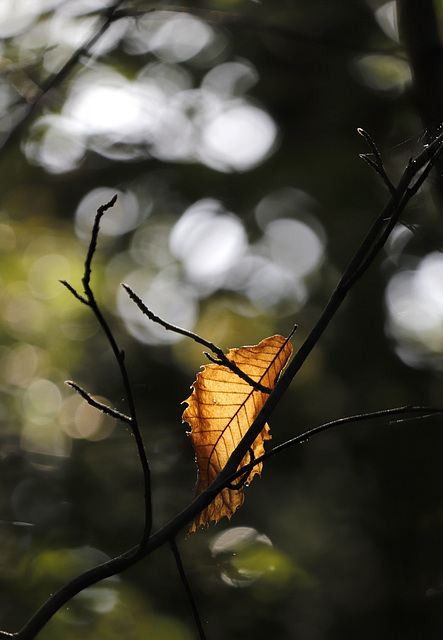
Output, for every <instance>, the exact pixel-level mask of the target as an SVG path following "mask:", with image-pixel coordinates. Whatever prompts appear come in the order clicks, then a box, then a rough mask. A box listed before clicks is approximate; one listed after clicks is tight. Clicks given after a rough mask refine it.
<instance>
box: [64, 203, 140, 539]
mask: <svg viewBox="0 0 443 640" xmlns="http://www.w3.org/2000/svg"><path fill="white" fill-rule="evenodd" d="M116 201H117V196H116V195H115V196H113V197H112V198H111V200H109V202H107V203H106V204H104V205H102V206H101V207H99V208H98V209H97V213H96V215H95V218H94V224H93V227H92V233H91V240H90V243H89V247H88V252H87V255H86V259H85V267H84V273H83V278H82V284H83V296H82V295H80V294H79V293H78V292H77V291H76V290H75V289H74V287H72V286H71V285H70V284H69V283H67V282H65V281H63V282H62V284H63V285H64V286H65V287H66V288H67V289H68V290H69V291H70V292H71V293H72V295H73V296H74V297H75V298H77V300H80V302H82V303H83V304H86V305H88V306H89V307H90V309H91V311H92V312H93V313H94V315H95V317H96V319H97V321H98V323H99V325H100V327H101V329H102V331H103V333H104V334H105V336H106V338H107V339H108V342H109V344H110V346H111V349H112V352H113V354H114V357H115V359H116V361H117V364H118V367H119V370H120V376H121V379H122V382H123V386H124V389H125V394H126V399H127V402H128V406H129V416H126V415H124V414H120V413H119V412H114V410H112V409H109V407H106V408H105V405H102V404H101V403H96V404H95V405H94V403H95V401H94V400H93V399H92V397H91V396H90V394H88V393H87V392H86V391H84V390H83V389H81V388H80V387H79V386H78V385H76V384H75V383H70V385H71V386H72V387H73V388H75V389H76V391H78V393H80V394H81V395H82V397H83V398H85V400H86V401H87V402H89V404H91V405H92V406H96V408H97V409H99V411H104V412H105V413H108V414H109V415H113V416H114V417H116V418H118V419H119V420H122V421H123V422H125V423H127V424H130V426H131V430H132V433H133V434H134V438H135V442H136V446H137V452H138V455H139V458H140V464H141V466H142V471H143V480H144V497H145V526H144V529H143V534H142V538H141V541H140V547H141V548H143V547H144V546H145V545H146V543H147V541H148V539H149V535H150V532H151V527H152V500H151V479H150V478H151V474H150V468H149V463H148V459H147V456H146V451H145V446H144V443H143V438H142V435H141V432H140V427H139V425H138V420H137V413H136V410H135V403H134V398H133V394H132V387H131V383H130V381H129V375H128V372H127V369H126V365H125V354H124V351H122V350H121V349H120V348H119V346H118V344H117V342H116V340H115V337H114V334H113V333H112V330H111V328H110V327H109V325H108V323H107V321H106V319H105V317H104V316H103V314H102V312H101V310H100V307H99V306H98V304H97V301H96V299H95V296H94V293H93V291H92V289H91V273H92V260H93V257H94V254H95V251H96V249H97V241H98V235H99V231H100V221H101V219H102V217H103V215H104V214H105V213H106V211H108V209H110V208H111V207H113V206H114V204H115V203H116Z"/></svg>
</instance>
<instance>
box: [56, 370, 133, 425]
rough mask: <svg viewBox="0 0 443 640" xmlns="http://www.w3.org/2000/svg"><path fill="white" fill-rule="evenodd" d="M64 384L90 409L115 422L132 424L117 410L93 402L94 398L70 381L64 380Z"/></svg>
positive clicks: (96, 401)
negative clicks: (89, 406)
mask: <svg viewBox="0 0 443 640" xmlns="http://www.w3.org/2000/svg"><path fill="white" fill-rule="evenodd" d="M65 384H67V385H68V387H71V388H72V389H74V390H75V391H77V393H78V394H79V395H81V397H82V398H83V399H84V400H86V402H87V403H88V404H90V405H91V407H94V409H98V410H99V411H101V412H102V413H106V415H108V416H111V418H115V419H116V420H120V421H121V422H126V423H127V424H132V420H131V418H130V417H129V416H127V415H125V414H124V413H120V411H117V409H111V407H108V406H107V405H106V404H103V403H102V402H98V400H94V398H93V397H92V396H91V395H90V394H89V393H88V392H87V391H85V390H84V389H82V388H81V387H80V386H79V385H78V384H76V383H75V382H72V380H66V381H65Z"/></svg>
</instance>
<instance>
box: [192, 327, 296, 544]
mask: <svg viewBox="0 0 443 640" xmlns="http://www.w3.org/2000/svg"><path fill="white" fill-rule="evenodd" d="M291 353H292V347H291V344H290V343H289V341H288V339H286V338H283V337H282V336H279V335H275V336H271V337H270V338H266V339H265V340H262V342H260V344H257V345H255V346H252V347H241V348H240V349H230V350H229V352H228V353H227V354H226V357H227V358H228V360H231V361H232V362H235V364H237V365H238V366H239V367H240V369H241V370H242V371H243V372H244V373H246V374H247V375H248V376H249V377H250V378H251V379H252V380H253V381H254V382H260V383H261V384H262V385H263V386H265V387H269V389H272V388H273V387H274V385H275V383H276V381H277V378H278V375H279V373H280V371H281V370H282V369H283V367H284V366H285V364H286V363H287V361H288V359H289V357H290V355H291ZM267 397H268V394H266V393H263V392H262V391H256V390H254V389H253V387H252V386H251V385H250V384H248V383H247V382H246V381H245V380H243V379H242V378H240V377H239V376H238V375H237V374H236V373H234V372H233V371H231V370H230V369H228V368H227V367H225V366H223V365H220V364H210V365H207V366H206V367H204V369H203V371H201V372H200V373H198V374H197V380H196V381H195V382H194V384H193V392H192V394H191V395H190V396H189V398H187V400H185V402H187V403H188V407H187V408H186V409H185V411H184V412H183V422H188V423H189V424H190V426H191V431H190V433H189V435H190V436H191V438H192V442H193V445H194V449H195V453H196V462H197V467H198V483H197V489H196V495H199V494H200V493H201V492H202V491H204V490H205V489H206V488H207V487H208V486H209V485H210V484H211V482H212V481H213V480H215V478H216V477H217V476H218V474H219V473H220V471H221V470H222V469H223V467H224V466H225V465H226V463H227V461H228V460H229V457H230V455H231V454H232V452H233V451H234V449H235V448H236V447H237V445H238V444H239V442H240V441H241V439H242V438H243V436H244V435H245V434H246V432H247V431H248V429H249V427H250V426H251V424H252V423H253V422H254V420H255V418H256V416H257V414H258V413H259V411H260V409H261V408H262V406H263V405H264V403H265V401H266V399H267ZM270 438H271V435H270V434H269V426H268V425H267V424H266V425H265V426H264V427H263V430H262V432H261V433H260V435H259V436H258V437H257V438H256V440H255V442H254V444H253V445H252V451H253V458H258V457H259V456H261V455H262V454H263V453H264V446H263V443H264V440H269V439H270ZM250 461H251V460H250V454H249V453H248V454H247V455H246V456H245V457H244V458H243V460H242V462H241V464H240V465H239V468H240V467H242V466H243V465H244V464H247V463H248V462H250ZM261 469H262V465H261V464H258V465H257V466H256V467H254V469H253V470H252V471H251V473H250V474H249V477H248V478H247V482H250V481H251V480H252V478H253V476H254V475H255V474H257V473H258V474H260V472H261ZM243 500H244V497H243V491H242V489H241V488H239V489H230V488H228V487H226V488H225V489H223V491H222V492H221V493H219V494H218V495H217V496H216V497H215V498H214V500H213V501H212V502H211V504H210V505H209V506H208V507H206V509H204V510H203V511H202V512H201V513H200V514H199V515H198V516H197V517H196V518H195V519H194V522H193V523H192V526H191V528H190V530H189V533H190V532H191V531H196V530H197V529H198V528H199V527H200V526H201V525H203V526H205V525H207V524H209V523H210V522H211V521H212V520H215V522H218V521H219V520H220V519H221V518H223V516H227V517H228V518H230V517H231V516H232V514H233V513H234V511H235V510H236V509H237V508H238V507H239V506H240V505H241V504H242V503H243Z"/></svg>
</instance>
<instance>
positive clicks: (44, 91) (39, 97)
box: [0, 0, 125, 151]
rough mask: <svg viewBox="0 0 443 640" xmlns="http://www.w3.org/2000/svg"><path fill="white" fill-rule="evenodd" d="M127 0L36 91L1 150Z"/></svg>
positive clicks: (118, 3)
mask: <svg viewBox="0 0 443 640" xmlns="http://www.w3.org/2000/svg"><path fill="white" fill-rule="evenodd" d="M123 2H125V0H117V1H116V2H115V3H114V4H113V5H112V6H111V7H108V8H107V9H106V11H105V12H102V15H105V16H106V17H105V20H104V22H103V23H102V24H101V25H100V27H99V28H98V29H97V31H96V32H95V33H94V34H93V35H92V36H91V37H90V38H88V40H87V41H86V42H85V43H84V45H83V46H81V47H79V48H78V49H76V50H75V52H74V53H73V54H72V56H71V57H70V58H69V60H67V61H66V62H65V64H64V65H63V67H62V68H61V69H60V70H59V71H57V73H54V74H53V75H52V76H50V77H49V78H48V79H47V80H46V81H45V82H44V83H43V85H42V86H41V87H40V91H39V92H38V93H36V97H35V98H34V100H33V102H30V103H27V104H26V105H25V107H24V109H23V113H22V114H21V116H20V117H19V118H18V119H17V121H16V123H15V124H14V126H12V127H11V129H10V130H9V132H8V134H7V135H6V136H5V138H4V139H3V141H2V143H1V144H0V151H3V150H4V149H5V148H6V147H7V146H9V147H10V146H11V145H12V144H14V142H15V141H16V139H17V137H18V136H19V135H20V134H21V132H22V130H23V128H24V126H25V125H26V124H27V122H28V120H29V118H30V117H31V116H32V114H33V113H34V111H35V109H36V108H37V107H38V106H39V105H40V104H41V102H42V101H43V98H44V97H45V96H47V95H48V94H49V93H50V92H51V91H52V90H53V89H55V88H56V87H58V86H59V85H60V84H61V83H62V82H63V80H65V78H67V77H68V76H69V74H70V73H71V71H72V70H73V69H74V67H76V66H77V64H78V63H79V61H80V60H81V58H82V57H83V56H86V55H89V52H90V51H91V49H92V47H93V46H94V45H95V44H96V43H97V42H98V41H99V40H100V38H101V37H102V36H103V35H104V34H105V33H106V31H107V30H108V29H109V27H110V26H111V24H112V23H113V22H115V20H116V19H117V18H116V12H117V9H119V7H120V6H121V5H122V4H123Z"/></svg>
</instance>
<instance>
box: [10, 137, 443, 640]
mask: <svg viewBox="0 0 443 640" xmlns="http://www.w3.org/2000/svg"><path fill="white" fill-rule="evenodd" d="M442 141H443V134H442V135H441V136H439V137H438V138H436V139H435V140H434V142H433V143H432V144H431V145H429V147H428V148H427V149H425V150H424V151H423V152H422V153H421V154H419V156H417V157H416V158H415V159H414V160H411V161H410V162H409V164H408V166H407V167H406V169H405V171H404V174H403V176H402V178H401V180H400V182H399V184H398V186H397V187H396V193H395V196H394V195H392V194H391V199H390V201H389V202H388V203H387V205H386V207H385V208H384V210H383V211H382V213H381V214H380V215H379V217H378V218H377V220H376V222H375V223H374V225H373V227H372V228H371V229H370V230H369V231H368V233H367V235H366V237H365V239H364V240H363V242H362V243H361V245H360V247H359V249H358V250H357V252H356V254H355V256H354V257H353V258H352V260H351V261H350V263H349V265H348V267H347V269H346V270H345V272H344V273H343V276H342V277H341V279H340V281H339V283H338V285H337V287H336V289H335V290H334V292H333V294H332V296H331V298H330V300H329V302H328V303H327V304H326V306H325V308H324V310H323V312H322V313H321V315H320V317H319V319H318V321H317V323H316V324H315V325H314V327H313V329H312V331H311V332H310V333H309V335H308V336H307V338H306V339H305V341H304V342H303V344H302V345H301V347H300V349H299V350H298V352H297V353H296V355H295V357H294V359H293V360H292V362H291V363H290V364H289V365H288V367H287V369H286V370H285V372H284V373H283V375H282V376H281V378H280V380H279V381H278V382H277V384H276V386H275V387H274V390H273V391H272V393H271V394H270V396H269V398H268V399H267V401H266V403H265V404H264V407H263V409H262V410H261V411H260V413H259V414H258V416H257V418H256V419H255V420H254V423H253V424H252V425H251V427H250V428H249V430H248V432H247V433H246V435H245V437H244V438H243V439H242V440H241V442H240V444H239V445H238V446H237V448H236V449H235V451H234V452H233V454H232V455H231V457H230V459H229V461H228V463H227V464H226V465H225V467H224V469H223V471H222V472H221V473H220V474H219V475H218V476H217V478H216V479H215V480H214V482H212V484H211V485H210V486H209V487H207V489H205V490H204V491H203V492H202V493H200V494H199V495H198V496H197V497H196V498H195V499H194V500H193V501H192V502H191V503H190V504H189V505H188V506H187V507H185V509H183V510H182V511H181V512H180V513H178V514H177V515H176V516H175V517H174V518H172V519H171V520H170V521H169V522H168V523H167V524H165V525H164V526H163V527H162V528H161V529H159V530H158V531H156V532H154V533H153V534H152V535H150V537H149V539H147V538H146V539H145V538H143V540H142V543H141V544H138V545H137V546H135V547H133V548H132V549H130V550H128V551H127V552H125V553H123V554H122V555H120V556H118V557H117V558H113V559H111V560H108V561H107V562H105V563H103V564H101V565H99V566H97V567H94V568H93V569H90V570H89V571H86V572H85V573H83V574H81V575H79V576H77V577H76V578H74V579H73V580H72V581H71V582H69V583H68V584H66V585H65V586H63V587H62V588H61V589H60V590H59V591H57V592H56V593H55V594H53V595H52V596H51V597H50V598H49V599H48V600H47V601H46V602H45V603H44V604H43V606H42V607H41V608H40V609H39V611H37V612H36V614H35V615H34V616H32V618H31V619H30V620H29V621H28V623H27V624H26V625H25V626H24V627H23V628H22V629H21V631H19V632H17V633H15V634H7V633H3V634H2V635H1V636H0V637H4V638H9V637H15V638H17V639H18V640H32V639H33V638H34V637H35V636H36V635H37V633H38V632H39V631H40V630H41V629H42V628H43V627H44V626H45V625H46V624H47V622H48V620H50V618H51V617H52V616H53V615H54V614H55V613H56V612H57V611H58V610H59V609H60V608H61V607H62V606H63V605H64V604H66V602H68V601H69V600H70V599H71V598H73V597H74V596H75V595H76V594H78V593H79V592H80V591H82V590H83V589H86V588H87V587H90V586H91V585H93V584H95V583H97V582H99V581H101V580H103V579H105V578H107V577H109V576H112V575H116V574H118V573H120V572H122V571H125V570H126V569H127V568H128V567H130V566H132V565H133V564H134V563H136V562H138V561H139V560H141V559H142V558H144V557H146V556H147V555H149V554H150V553H151V552H152V551H154V550H155V549H157V548H158V547H160V546H162V545H163V544H165V543H166V542H168V541H170V540H171V539H172V538H173V537H174V536H176V535H177V533H178V532H179V531H180V530H181V529H182V528H183V527H185V526H186V525H187V524H188V523H189V522H190V521H192V520H193V518H195V516H196V515H198V514H199V513H200V512H201V511H202V510H203V509H204V508H206V507H207V506H208V505H209V504H210V503H211V502H212V500H213V499H214V497H215V496H216V495H218V494H219V493H220V491H221V490H222V489H223V488H224V487H226V486H228V485H229V484H230V483H232V482H233V481H235V480H236V479H237V478H239V477H240V476H243V475H244V473H246V471H247V470H248V465H245V466H243V467H242V468H240V469H239V468H238V467H239V465H240V464H241V461H242V460H243V458H244V456H245V455H246V453H247V451H248V450H249V448H250V447H251V446H252V444H253V442H254V440H255V439H256V437H257V435H258V434H259V433H260V431H261V430H262V428H263V425H264V424H265V422H267V420H268V419H269V416H270V415H271V414H272V412H273V410H274V409H275V407H276V406H277V404H278V402H279V401H280V399H281V397H282V396H283V394H284V392H285V391H286V389H287V388H288V386H289V385H290V383H291V382H292V380H293V378H294V376H295V375H296V373H297V372H298V370H299V369H300V367H301V366H302V364H303V363H304V361H305V360H306V358H307V357H308V355H309V354H310V352H311V351H312V349H313V348H314V346H315V345H316V344H317V342H318V340H319V339H320V337H321V335H322V334H323V332H324V331H325V329H326V328H327V327H328V325H329V323H330V322H331V320H332V318H333V317H334V315H335V313H336V311H337V309H338V308H339V306H340V305H341V303H342V302H343V300H344V298H345V296H346V294H347V293H348V291H349V289H350V288H351V287H352V286H353V285H354V284H355V282H356V281H357V279H358V278H360V277H361V276H362V275H363V273H365V271H366V270H367V269H368V268H369V266H370V265H371V264H372V262H373V260H374V259H375V257H376V255H377V253H378V251H379V250H380V248H381V247H382V246H383V241H385V240H386V239H387V237H388V235H389V231H387V232H386V233H385V235H384V236H383V231H384V230H386V229H387V228H388V229H389V228H393V227H390V224H391V221H392V220H394V221H396V220H398V217H399V215H400V213H401V212H402V211H403V209H404V207H405V206H406V204H407V202H408V201H409V200H410V198H411V197H412V196H413V195H414V194H415V193H416V191H417V189H418V188H419V186H420V185H421V184H422V182H423V180H424V179H425V178H426V176H427V175H428V173H429V171H430V169H431V167H432V166H433V164H434V162H435V161H436V159H437V158H438V156H439V155H440V152H441V145H442ZM422 169H424V171H423V173H422V174H421V176H419V177H418V178H417V176H418V175H419V172H420V171H421V170H422ZM423 176H424V177H423ZM414 180H415V183H414ZM394 224H395V223H394ZM374 247H375V249H374ZM94 249H95V247H94ZM94 249H92V250H91V254H93V252H94ZM88 255H89V254H88ZM91 258H92V255H91ZM89 266H90V260H89ZM356 274H357V276H358V278H357V277H356ZM84 285H85V296H86V299H87V303H88V304H96V303H95V301H94V299H93V297H92V298H90V297H89V280H88V278H87V268H86V269H85V277H84ZM91 293H92V292H91ZM94 312H95V313H96V310H95V309H94ZM96 315H97V314H96ZM97 317H98V319H99V321H100V324H102V322H104V321H103V320H101V315H97ZM102 326H103V325H102ZM105 326H106V327H107V325H105ZM107 331H109V329H107ZM111 336H112V334H111ZM111 345H112V348H113V350H114V353H115V354H116V358H117V360H118V362H119V365H120V367H121V369H122V376H123V379H124V381H125V386H126V385H129V381H128V378H127V374H126V372H125V369H124V362H123V355H122V353H121V352H120V351H119V350H118V349H117V347H116V345H115V341H114V340H113V338H112V342H111ZM209 348H210V349H211V351H212V347H211V346H210V347H209ZM129 392H130V389H129ZM128 398H129V399H130V407H131V412H130V415H131V420H132V418H133V416H135V413H133V409H132V407H133V404H132V396H131V395H130V393H129V396H128ZM402 412H404V413H406V412H411V413H420V414H422V417H424V416H426V415H428V414H431V413H441V412H442V410H441V409H433V408H429V407H418V406H411V407H400V408H396V409H386V410H384V411H378V412H374V413H370V414H360V415H358V416H350V417H347V418H340V419H339V420H335V421H332V422H328V423H325V424H323V425H320V426H319V427H316V428H314V429H311V430H310V431H307V432H305V433H304V434H301V435H299V436H296V438H292V439H291V440H288V441H287V442H285V443H283V444H281V445H278V446H277V447H274V449H272V450H271V451H269V452H268V453H266V454H264V456H262V457H259V458H257V459H255V460H253V461H252V462H250V463H249V465H250V468H251V469H252V468H253V467H254V466H255V465H256V464H259V463H260V462H262V461H263V460H264V459H266V458H267V457H271V456H273V455H276V454H277V453H278V452H280V451H281V450H283V449H284V448H288V447H290V446H294V445H295V444H300V443H301V442H303V441H306V440H307V439H310V438H312V437H314V436H315V435H318V434H319V433H322V432H324V431H326V430H327V429H332V428H334V427H337V426H339V425H343V424H346V423H350V422H359V421H362V420H368V419H370V418H379V417H386V416H388V415H389V416H393V415H399V414H401V413H402ZM132 426H133V424H132Z"/></svg>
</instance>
